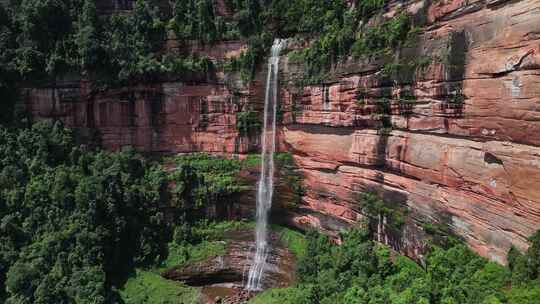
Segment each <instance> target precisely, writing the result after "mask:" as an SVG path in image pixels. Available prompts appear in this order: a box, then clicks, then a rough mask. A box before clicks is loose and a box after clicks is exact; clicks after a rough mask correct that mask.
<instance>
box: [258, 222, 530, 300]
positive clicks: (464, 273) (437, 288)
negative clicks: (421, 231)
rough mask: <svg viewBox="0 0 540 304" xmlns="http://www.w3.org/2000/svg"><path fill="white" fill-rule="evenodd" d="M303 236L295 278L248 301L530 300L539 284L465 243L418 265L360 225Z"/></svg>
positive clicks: (431, 255)
mask: <svg viewBox="0 0 540 304" xmlns="http://www.w3.org/2000/svg"><path fill="white" fill-rule="evenodd" d="M537 235H538V233H537V234H536V235H535V236H533V237H532V238H531V241H532V245H531V248H530V249H529V250H528V251H527V253H526V254H525V255H524V256H527V257H528V258H532V257H534V256H535V252H536V249H535V248H537V246H538V244H540V242H538V240H537V239H536V237H537ZM307 238H308V245H307V251H306V254H305V255H303V256H302V258H301V259H300V261H299V266H298V275H299V277H300V283H299V284H298V285H296V286H294V287H290V288H287V289H279V290H271V291H269V292H266V293H263V294H262V295H261V296H259V297H257V298H256V299H255V300H253V301H252V303H282V302H280V301H283V303H289V302H287V300H288V299H295V303H352V304H372V303H388V304H390V303H391V304H419V303H421V304H429V303H444V304H450V303H460V304H462V303H463V304H467V303H469V304H478V303H482V304H488V303H489V304H493V303H515V304H533V303H537V300H538V297H537V296H538V292H539V290H540V289H539V286H540V285H539V282H538V281H534V280H535V276H534V275H533V276H532V277H531V278H530V279H529V281H527V283H523V282H521V283H518V282H514V283H512V284H511V279H512V277H513V276H514V275H515V272H516V269H515V268H512V263H514V264H515V263H516V262H515V261H516V258H515V257H514V258H513V260H511V267H510V269H509V268H505V267H503V266H501V265H498V264H496V263H493V262H489V261H487V260H486V259H484V258H482V257H480V256H478V255H477V254H475V253H473V252H472V251H470V250H469V249H468V248H467V247H466V246H465V245H461V244H455V245H454V246H452V247H450V248H448V249H443V248H440V247H436V246H435V247H433V248H432V250H431V251H430V252H429V253H428V255H427V257H426V260H425V267H424V268H423V267H421V266H420V265H418V264H416V263H415V262H414V261H412V260H410V259H408V258H406V257H404V256H399V255H397V254H393V253H392V252H391V251H390V249H388V248H387V247H385V246H383V245H380V244H377V243H375V242H373V241H372V240H371V238H370V235H369V233H368V232H367V230H364V229H358V228H355V229H353V230H351V231H349V232H347V233H344V234H342V235H341V240H342V244H341V246H336V245H335V244H333V243H332V242H331V240H330V239H329V238H328V237H327V236H324V235H320V234H318V233H316V232H310V233H308V236H307ZM528 258H527V259H528ZM518 259H519V258H518ZM529 261H530V262H531V263H534V262H536V261H537V260H535V261H534V262H533V259H530V260H529ZM531 273H532V272H531ZM536 279H537V277H536Z"/></svg>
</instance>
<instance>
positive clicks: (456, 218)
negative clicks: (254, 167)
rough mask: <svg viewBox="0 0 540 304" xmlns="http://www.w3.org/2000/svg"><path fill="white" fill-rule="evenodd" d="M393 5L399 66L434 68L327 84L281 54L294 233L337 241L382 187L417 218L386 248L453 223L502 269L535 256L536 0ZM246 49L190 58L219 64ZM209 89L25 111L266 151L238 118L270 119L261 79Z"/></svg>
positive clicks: (150, 88) (133, 141)
mask: <svg viewBox="0 0 540 304" xmlns="http://www.w3.org/2000/svg"><path fill="white" fill-rule="evenodd" d="M399 7H401V9H407V10H408V11H410V12H411V13H414V14H415V15H416V16H417V17H418V18H420V19H423V20H422V22H423V23H424V26H423V27H422V29H423V31H422V34H421V35H420V36H419V38H418V39H417V41H416V46H415V47H410V48H408V49H405V50H403V51H402V52H401V53H400V54H399V58H398V59H403V58H405V59H407V58H409V59H410V58H416V59H419V58H422V59H423V60H424V61H425V63H426V64H424V65H423V66H422V68H417V70H416V71H415V72H413V73H406V72H402V73H400V74H399V75H397V78H396V79H397V80H395V81H388V80H387V79H385V77H384V76H383V73H382V72H381V68H382V65H383V64H384V62H381V61H358V60H356V61H355V60H352V59H351V60H349V61H347V62H346V63H343V64H341V65H340V66H339V67H338V68H336V69H335V70H334V75H333V77H331V80H330V81H328V82H326V83H324V84H322V85H318V86H303V87H301V86H298V85H296V84H295V83H297V80H298V78H302V77H303V76H304V75H302V69H301V67H299V66H298V65H297V64H294V63H292V62H290V63H289V61H288V60H287V58H286V56H285V55H284V56H283V58H282V61H281V62H282V63H283V64H282V73H281V74H282V83H281V87H282V99H281V102H282V106H281V107H282V110H283V125H282V128H281V130H280V134H279V138H280V149H281V150H286V151H290V152H292V153H293V154H294V157H295V160H296V162H297V165H298V167H299V168H300V171H301V173H302V175H303V176H304V191H305V195H304V197H303V202H302V204H301V205H300V206H298V207H297V208H294V209H291V210H290V212H289V215H291V222H292V223H294V224H295V225H297V226H299V227H306V226H316V227H318V228H320V229H322V230H323V231H326V232H328V233H336V232H337V231H339V229H341V228H343V227H345V226H348V225H350V224H353V223H355V222H357V221H359V220H360V219H361V218H362V217H363V215H362V214H361V210H360V209H361V208H360V204H359V197H360V196H361V193H362V192H364V191H367V190H376V191H378V192H379V193H380V194H381V195H383V196H384V198H385V199H386V200H387V201H389V202H391V203H392V204H395V205H396V208H403V209H406V210H408V212H406V220H405V224H404V226H402V227H401V229H399V231H391V229H385V228H382V229H381V228H380V227H379V231H380V232H381V233H380V235H379V239H380V240H381V241H382V242H388V243H389V244H391V245H392V246H394V247H395V248H398V249H400V250H402V251H403V252H404V253H407V254H409V255H411V256H419V255H421V253H422V249H423V245H422V239H423V238H424V237H425V235H426V233H425V231H424V228H425V227H426V224H434V225H439V224H440V225H447V226H448V227H450V229H451V230H452V231H453V232H454V233H456V234H457V235H459V236H461V237H462V238H463V239H464V240H465V241H466V242H467V243H468V244H469V245H470V246H471V248H473V249H474V250H475V251H477V252H478V253H480V254H481V255H483V256H486V257H488V258H491V259H493V260H496V261H499V262H502V263H504V261H505V256H506V252H507V250H508V249H509V247H510V246H511V245H515V246H517V247H519V248H521V249H524V248H526V246H527V242H526V238H527V237H528V236H529V235H530V234H531V233H533V232H534V231H536V230H537V229H540V1H538V0H521V1H503V0H477V1H474V0H473V1H463V0H440V1H431V2H428V1H409V2H406V4H404V3H403V2H396V3H394V4H392V5H390V7H389V9H388V13H387V15H388V16H392V14H394V13H395V12H396V11H397V10H398V8H399ZM224 11H225V9H224ZM168 47H169V48H170V49H174V48H175V47H182V46H178V45H175V42H174V41H170V42H169V43H168ZM292 47H294V46H292ZM243 48H245V45H244V44H243V43H242V42H224V43H220V44H218V45H216V46H213V47H210V48H208V47H206V48H205V47H197V46H193V47H191V49H190V52H196V53H200V54H206V55H208V56H210V57H213V58H215V59H222V58H225V57H230V56H236V55H237V54H238V53H239V52H240V51H241V50H242V49H243ZM263 70H264V69H263ZM207 78H208V77H207ZM213 78H214V79H212V80H208V79H206V80H199V81H197V82H181V81H172V82H169V83H160V84H153V85H141V86H139V87H129V88H120V89H115V90H107V91H104V92H95V91H92V90H90V89H88V88H87V85H86V84H85V83H84V82H76V83H71V84H70V83H65V84H63V85H62V86H61V87H59V88H56V89H51V88H40V89H35V88H34V89H28V90H27V91H26V97H27V98H26V100H27V104H28V108H29V110H30V111H31V113H32V114H33V116H34V117H36V118H45V117H57V118H60V119H62V120H64V121H65V122H66V124H67V125H69V126H73V127H77V128H79V129H80V130H95V131H97V133H98V134H99V135H100V138H101V140H102V143H103V145H104V146H106V147H108V148H111V149H119V148H120V147H122V146H124V145H131V146H135V147H137V148H139V149H142V150H144V151H148V152H172V153H176V152H191V151H202V152H212V153H227V154H243V153H248V152H249V151H256V149H257V146H258V138H257V136H252V137H251V138H247V137H242V136H240V133H239V132H238V130H237V128H236V118H237V116H236V113H237V112H238V111H242V110H246V109H249V108H250V107H253V108H254V109H260V108H261V106H262V104H261V103H262V96H263V94H264V87H263V86H261V83H263V82H262V81H261V80H262V79H263V78H264V71H261V72H260V73H259V74H258V75H257V80H256V81H255V83H254V84H252V85H249V86H246V85H242V84H239V81H237V79H236V78H237V77H235V76H234V75H227V74H224V73H222V72H218V73H217V75H216V76H215V77H213ZM412 95H414V96H415V98H414V99H413V98H410V97H409V96H412ZM383 99H384V100H390V101H388V102H387V103H388V104H389V105H390V106H389V109H388V110H387V112H386V113H385V114H381V113H380V111H379V110H378V108H379V107H380V104H381V100H383ZM53 101H54V102H53ZM253 205H254V202H253ZM422 227H424V228H422ZM394 230H395V229H394ZM385 231H387V232H388V231H390V232H388V233H384V232H385Z"/></svg>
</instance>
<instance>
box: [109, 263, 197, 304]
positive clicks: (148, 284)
mask: <svg viewBox="0 0 540 304" xmlns="http://www.w3.org/2000/svg"><path fill="white" fill-rule="evenodd" d="M120 295H121V297H122V300H123V303H125V304H142V303H152V304H196V303H198V301H199V292H198V291H197V290H196V289H194V288H191V287H187V286H185V285H184V284H182V283H180V282H175V281H170V280H167V279H164V278H163V277H162V276H161V275H159V274H158V273H155V272H152V271H144V270H136V271H135V273H134V274H133V276H131V277H130V278H129V279H128V280H127V282H126V283H125V285H124V288H123V289H122V290H120Z"/></svg>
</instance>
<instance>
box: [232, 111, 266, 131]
mask: <svg viewBox="0 0 540 304" xmlns="http://www.w3.org/2000/svg"><path fill="white" fill-rule="evenodd" d="M236 128H237V129H238V132H239V133H240V136H252V135H257V134H259V133H260V131H261V128H262V123H261V119H260V118H259V113H258V112H256V111H252V110H249V111H245V112H238V113H236Z"/></svg>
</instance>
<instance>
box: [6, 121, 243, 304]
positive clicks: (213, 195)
mask: <svg viewBox="0 0 540 304" xmlns="http://www.w3.org/2000/svg"><path fill="white" fill-rule="evenodd" d="M173 162H174V163H175V164H176V166H177V168H176V169H175V170H172V171H171V172H170V173H167V171H166V170H165V168H164V167H163V166H162V165H160V164H158V163H154V162H150V161H147V160H145V159H144V158H142V157H141V156H140V155H138V154H137V153H135V152H134V151H130V150H129V149H126V150H125V151H123V152H120V153H109V152H104V151H99V150H98V151H89V150H88V148H86V147H79V146H77V145H76V144H75V142H74V137H73V134H72V133H71V131H69V130H68V129H65V128H63V127H62V126H61V124H59V123H50V122H43V123H38V124H35V125H34V126H33V127H32V128H22V129H6V128H0V168H1V169H0V218H1V219H2V224H1V225H0V231H1V233H0V243H1V245H0V286H1V288H0V300H3V301H2V302H5V303H10V304H11V303H110V302H114V301H115V300H114V299H116V298H117V297H118V293H117V292H116V290H117V289H118V288H120V287H122V282H124V281H125V279H126V278H128V276H129V275H130V274H131V273H132V272H133V269H134V268H139V269H147V268H148V267H150V268H151V267H160V265H165V266H166V265H171V264H176V263H180V262H181V261H182V259H184V261H188V260H190V259H199V258H203V257H204V255H208V254H219V253H220V252H222V251H223V246H222V245H219V244H218V243H213V242H211V240H212V239H215V238H219V237H220V233H221V234H222V233H223V231H225V230H228V229H233V228H234V227H237V226H239V225H243V224H234V225H236V226H234V225H233V224H228V225H217V224H212V225H211V224H199V223H198V221H199V219H200V218H201V215H202V214H203V212H202V211H203V210H204V208H205V207H206V206H209V205H211V204H221V203H223V204H225V203H227V202H228V201H231V196H234V194H236V193H238V192H239V191H242V189H244V186H243V185H242V184H241V183H240V182H239V181H238V180H237V179H236V173H237V172H238V171H239V170H240V169H241V167H242V166H243V165H242V162H240V161H238V160H225V159H220V158H216V157H211V156H208V155H187V156H181V157H177V158H174V159H173ZM171 182H172V183H173V184H174V187H172V188H171V187H170V186H169V185H170V183H171ZM178 227H183V228H182V229H185V230H187V231H189V233H188V234H186V235H187V238H182V237H180V236H181V231H182V229H180V228H178ZM179 231H180V232H179ZM209 231H212V233H210V232H209ZM178 239H183V240H186V242H187V243H186V244H189V246H188V245H186V246H187V247H189V248H188V249H187V250H184V251H185V252H187V255H186V254H183V253H179V249H178V248H177V247H174V246H172V245H170V243H171V242H175V240H178ZM198 244H201V245H199V246H195V245H198ZM177 249H178V250H177ZM181 254H183V256H181ZM137 276H138V275H137ZM141 279H144V280H147V279H151V276H149V277H145V276H144V275H143V274H141ZM134 284H135V286H136V284H137V283H134ZM156 284H158V283H156ZM4 300H5V301H4Z"/></svg>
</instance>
